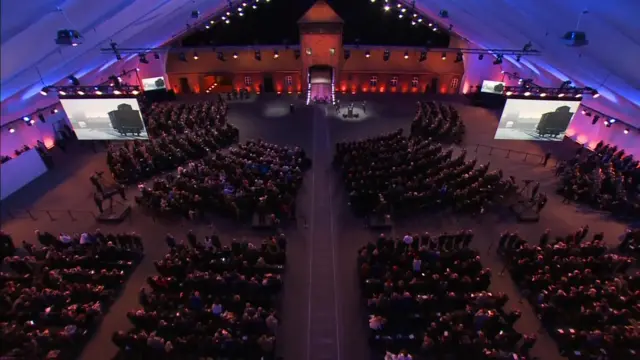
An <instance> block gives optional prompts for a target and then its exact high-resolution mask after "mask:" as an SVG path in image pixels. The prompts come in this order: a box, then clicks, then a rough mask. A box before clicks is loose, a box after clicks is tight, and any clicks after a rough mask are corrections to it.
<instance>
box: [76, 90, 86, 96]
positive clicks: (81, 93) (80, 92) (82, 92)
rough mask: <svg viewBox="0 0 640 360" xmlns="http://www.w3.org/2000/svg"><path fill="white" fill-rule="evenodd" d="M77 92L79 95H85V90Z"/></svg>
mask: <svg viewBox="0 0 640 360" xmlns="http://www.w3.org/2000/svg"><path fill="white" fill-rule="evenodd" d="M76 94H78V95H84V91H82V90H78V91H77V92H76Z"/></svg>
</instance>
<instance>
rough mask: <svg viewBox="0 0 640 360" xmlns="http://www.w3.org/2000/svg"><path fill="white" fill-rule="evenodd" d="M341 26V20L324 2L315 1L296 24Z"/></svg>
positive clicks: (320, 0)
mask: <svg viewBox="0 0 640 360" xmlns="http://www.w3.org/2000/svg"><path fill="white" fill-rule="evenodd" d="M318 23H334V24H343V23H344V21H343V20H342V18H341V17H340V16H339V15H338V14H337V13H336V12H335V11H334V10H333V9H332V8H331V6H329V4H327V2H326V1H324V0H318V1H316V2H315V3H314V4H313V6H311V7H310V8H309V10H307V12H306V13H304V15H302V17H301V18H300V20H298V24H318Z"/></svg>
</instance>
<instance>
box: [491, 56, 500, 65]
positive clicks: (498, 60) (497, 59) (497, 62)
mask: <svg viewBox="0 0 640 360" xmlns="http://www.w3.org/2000/svg"><path fill="white" fill-rule="evenodd" d="M500 64H502V55H498V56H496V59H495V60H494V61H493V65H500Z"/></svg>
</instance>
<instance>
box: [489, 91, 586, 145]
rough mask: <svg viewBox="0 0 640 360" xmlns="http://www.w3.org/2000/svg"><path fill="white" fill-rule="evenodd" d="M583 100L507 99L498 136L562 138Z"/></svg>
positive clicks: (528, 138)
mask: <svg viewBox="0 0 640 360" xmlns="http://www.w3.org/2000/svg"><path fill="white" fill-rule="evenodd" d="M579 106H580V100H575V101H572V100H537V99H507V102H506V104H505V105H504V110H503V111H502V117H500V123H499V124H498V129H497V130H496V135H495V139H497V140H538V141H562V139H563V138H564V134H565V132H566V131H567V128H568V127H569V124H570V123H571V120H573V116H574V115H575V114H576V112H577V111H578V107H579Z"/></svg>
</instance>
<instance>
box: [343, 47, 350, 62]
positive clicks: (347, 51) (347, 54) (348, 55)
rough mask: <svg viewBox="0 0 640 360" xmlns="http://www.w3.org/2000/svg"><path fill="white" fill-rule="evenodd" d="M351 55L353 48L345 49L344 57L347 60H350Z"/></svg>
mask: <svg viewBox="0 0 640 360" xmlns="http://www.w3.org/2000/svg"><path fill="white" fill-rule="evenodd" d="M350 57H351V50H347V49H345V50H344V59H345V60H349V58H350Z"/></svg>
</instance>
